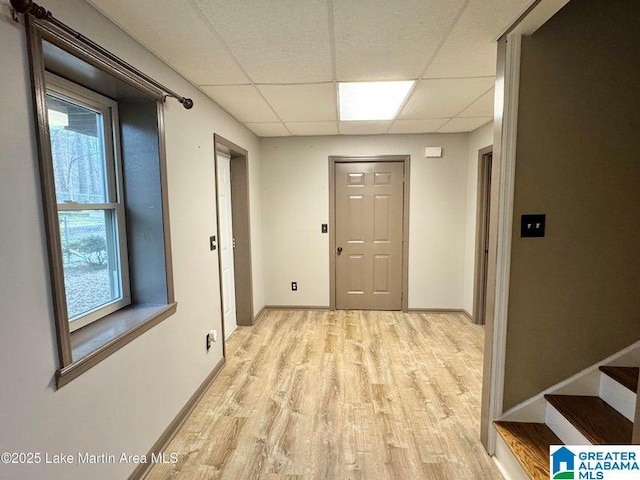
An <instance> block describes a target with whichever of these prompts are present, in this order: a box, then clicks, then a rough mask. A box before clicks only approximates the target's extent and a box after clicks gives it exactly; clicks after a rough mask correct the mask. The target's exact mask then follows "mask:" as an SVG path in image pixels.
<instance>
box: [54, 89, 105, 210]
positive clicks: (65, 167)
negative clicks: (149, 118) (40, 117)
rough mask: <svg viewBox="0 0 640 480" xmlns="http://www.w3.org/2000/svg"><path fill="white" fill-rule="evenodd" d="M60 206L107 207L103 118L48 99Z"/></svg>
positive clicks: (79, 107)
mask: <svg viewBox="0 0 640 480" xmlns="http://www.w3.org/2000/svg"><path fill="white" fill-rule="evenodd" d="M47 112H48V116H49V131H50V135H51V153H52V155H53V170H54V176H55V184H56V199H57V202H58V203H64V202H77V203H108V201H109V200H108V195H107V192H108V191H109V190H108V188H107V182H106V179H107V175H106V172H105V166H106V161H105V155H104V151H105V149H104V138H103V137H104V134H103V124H102V122H103V119H102V114H100V113H98V112H94V111H93V110H89V109H88V108H85V107H81V106H79V105H76V104H74V103H71V102H69V101H67V100H63V99H61V98H57V97H55V96H53V95H47Z"/></svg>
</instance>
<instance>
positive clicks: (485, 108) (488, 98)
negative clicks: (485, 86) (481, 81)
mask: <svg viewBox="0 0 640 480" xmlns="http://www.w3.org/2000/svg"><path fill="white" fill-rule="evenodd" d="M493 94H494V89H493V88H492V89H491V90H489V91H488V92H487V93H485V94H484V95H483V96H481V97H480V98H479V99H478V100H476V101H475V102H473V103H472V104H471V105H469V106H468V107H467V108H465V109H464V111H463V112H461V113H460V115H458V117H491V116H493Z"/></svg>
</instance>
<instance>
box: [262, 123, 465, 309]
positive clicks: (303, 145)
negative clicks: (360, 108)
mask: <svg viewBox="0 0 640 480" xmlns="http://www.w3.org/2000/svg"><path fill="white" fill-rule="evenodd" d="M425 146H441V147H443V151H444V155H443V158H439V159H425V158H424V147H425ZM261 148H262V150H261V152H262V153H261V157H262V187H263V192H262V205H263V209H262V213H263V239H264V259H265V264H264V269H265V270H264V278H265V302H266V304H267V305H307V306H311V305H313V306H328V305H329V235H327V234H322V233H320V225H321V224H322V223H328V221H329V192H328V190H329V167H328V157H329V155H383V154H388V155H390V154H410V155H411V198H410V208H411V211H410V220H409V222H410V233H409V308H454V309H459V308H462V304H463V280H464V268H465V267H464V253H465V228H466V225H465V215H466V208H467V205H466V189H467V163H468V155H469V147H468V134H434V135H385V136H349V137H347V136H341V137H337V136H329V137H289V138H270V139H267V138H265V139H262V140H261ZM292 281H297V282H298V291H297V292H292V291H291V282H292Z"/></svg>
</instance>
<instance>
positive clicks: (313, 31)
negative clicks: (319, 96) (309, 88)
mask: <svg viewBox="0 0 640 480" xmlns="http://www.w3.org/2000/svg"><path fill="white" fill-rule="evenodd" d="M190 3H192V4H193V5H195V6H196V8H198V9H199V10H200V11H201V12H202V13H203V14H204V15H205V16H206V18H207V20H208V21H209V22H210V24H211V25H212V26H213V28H215V30H216V31H217V32H218V34H219V35H220V36H221V37H222V39H223V40H224V42H225V43H226V45H227V46H228V47H229V49H230V50H231V51H232V52H233V55H234V56H235V58H236V59H237V60H238V61H239V62H240V64H241V65H242V66H243V67H244V69H245V70H246V72H247V73H248V74H249V76H250V77H251V78H252V79H253V81H254V82H255V83H309V82H323V81H331V80H333V72H332V64H331V62H332V60H331V43H330V38H329V16H328V9H327V3H326V0H305V1H303V2H301V1H300V0H279V1H277V2H275V1H264V0H242V1H238V0H216V1H212V0H190Z"/></svg>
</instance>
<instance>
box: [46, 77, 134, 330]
mask: <svg viewBox="0 0 640 480" xmlns="http://www.w3.org/2000/svg"><path fill="white" fill-rule="evenodd" d="M45 82H46V94H47V96H49V95H51V96H53V97H55V98H58V99H61V100H63V101H67V102H69V103H73V104H77V105H78V106H80V107H83V108H86V109H87V110H92V111H94V112H96V113H99V114H100V115H102V122H101V126H102V138H103V140H104V159H105V176H106V179H105V180H106V192H105V193H106V196H107V202H106V203H79V202H77V203H76V202H73V203H56V205H57V211H58V213H60V212H61V211H66V212H73V211H87V210H95V211H104V212H105V217H106V212H107V210H112V211H113V212H114V213H113V214H114V215H115V222H113V223H114V224H115V227H116V230H117V231H116V232H115V235H116V236H117V241H116V242H115V245H114V246H115V250H116V253H117V257H118V258H117V263H118V266H119V273H120V274H119V280H118V281H119V283H120V296H119V298H117V299H115V300H112V301H110V302H108V303H106V304H103V305H101V306H98V307H96V308H93V309H91V310H89V311H87V312H84V313H82V314H81V315H79V316H77V317H75V318H73V319H72V318H69V317H68V309H67V321H68V322H69V332H70V333H72V332H74V331H76V330H78V329H80V328H82V327H84V326H86V325H88V324H90V323H92V322H95V321H97V320H100V319H101V318H103V317H105V316H107V315H109V314H111V313H113V312H115V311H117V310H120V309H121V308H124V307H126V306H128V305H130V304H131V287H130V284H129V256H128V251H127V229H126V209H125V203H124V186H123V176H122V156H121V154H120V152H121V150H120V125H119V118H118V102H116V101H114V100H112V99H110V98H108V97H105V96H104V95H101V94H99V93H97V92H94V91H93V90H89V89H88V88H86V87H83V86H82V85H79V84H77V83H73V82H71V81H69V80H66V79H64V78H62V77H59V76H57V75H54V74H53V73H51V72H45ZM49 136H51V129H50V128H49ZM52 161H53V159H52ZM56 193H57V192H56ZM61 254H62V252H61ZM63 270H64V266H63ZM112 281H113V279H112ZM67 298H68V297H67V296H66V287H65V300H66V299H67Z"/></svg>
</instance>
